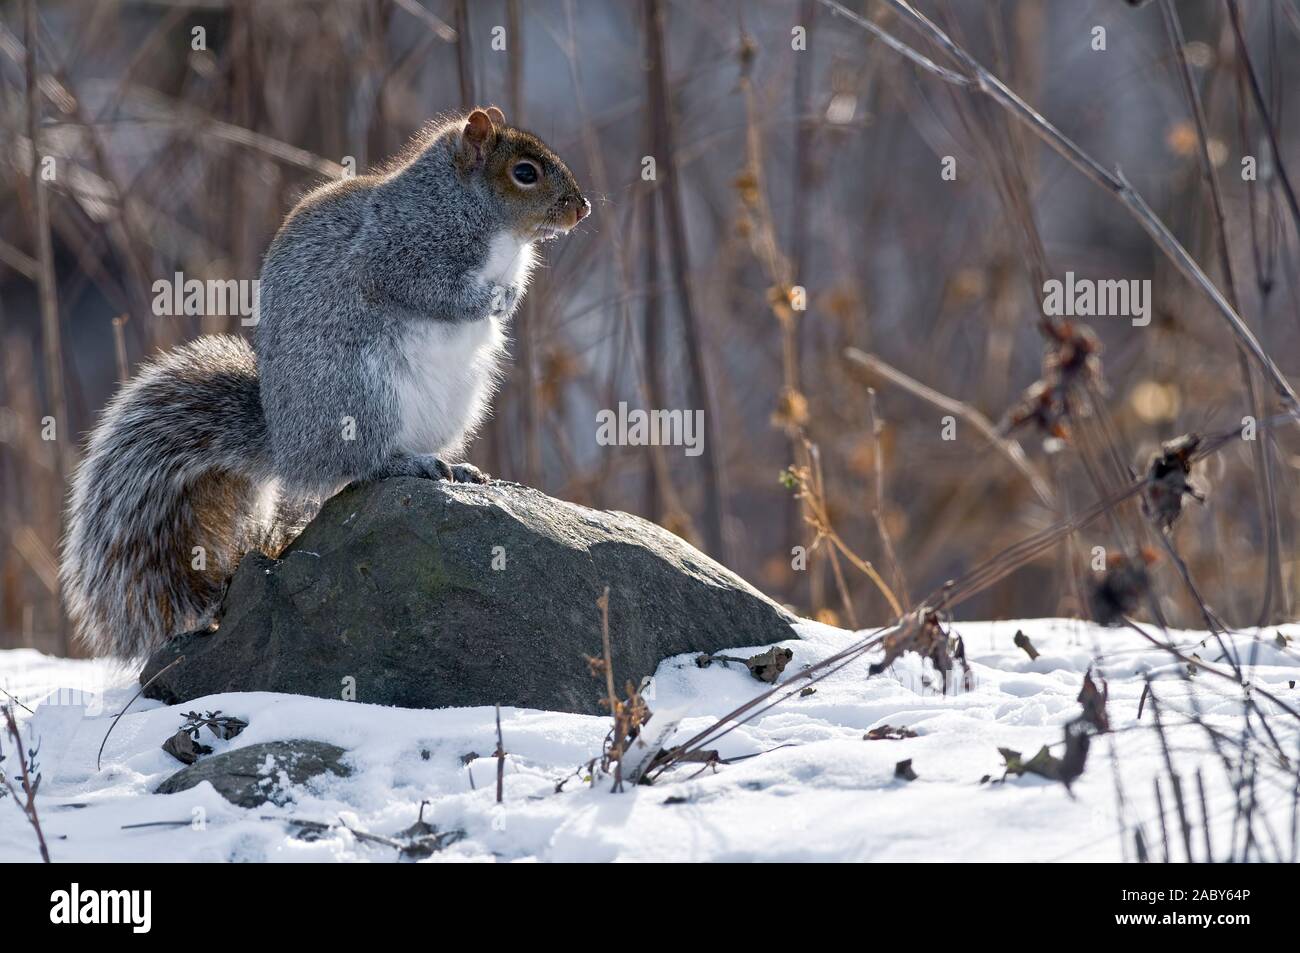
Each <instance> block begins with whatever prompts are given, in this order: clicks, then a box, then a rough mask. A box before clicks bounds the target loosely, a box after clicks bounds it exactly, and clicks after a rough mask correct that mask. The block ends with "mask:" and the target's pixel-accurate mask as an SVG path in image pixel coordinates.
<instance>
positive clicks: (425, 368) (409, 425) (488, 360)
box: [394, 318, 505, 456]
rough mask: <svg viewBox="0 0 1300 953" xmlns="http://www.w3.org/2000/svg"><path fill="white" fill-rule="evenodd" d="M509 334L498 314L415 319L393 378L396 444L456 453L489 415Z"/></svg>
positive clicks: (414, 449) (406, 448)
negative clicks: (402, 364)
mask: <svg viewBox="0 0 1300 953" xmlns="http://www.w3.org/2000/svg"><path fill="white" fill-rule="evenodd" d="M504 349H505V335H504V334H503V333H502V331H501V327H500V325H499V324H498V322H497V319H496V318H485V319H484V320H481V321H464V322H456V323H452V322H448V321H429V322H420V323H418V324H413V325H412V326H411V328H410V330H409V331H407V333H406V338H405V341H404V342H403V351H404V353H405V357H406V366H405V367H404V368H402V370H401V372H399V373H398V375H397V377H396V380H395V381H394V383H395V385H396V390H397V406H398V413H399V415H400V419H401V427H400V429H399V431H398V437H397V443H398V448H399V449H401V450H404V451H405V452H407V453H438V454H447V455H449V456H455V455H456V454H458V453H460V451H461V448H462V447H463V446H464V444H465V441H466V440H468V439H469V437H470V436H472V435H473V433H474V431H475V430H476V429H477V428H478V426H479V424H481V423H482V422H483V418H484V417H486V416H487V410H488V401H489V400H490V399H491V397H492V393H493V391H495V390H496V385H497V374H498V370H497V365H498V362H499V361H500V359H501V354H502V352H503V351H504Z"/></svg>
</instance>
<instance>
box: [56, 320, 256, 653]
mask: <svg viewBox="0 0 1300 953" xmlns="http://www.w3.org/2000/svg"><path fill="white" fill-rule="evenodd" d="M276 492H277V490H276V484H275V479H274V474H273V472H272V461H271V454H270V447H269V441H268V438H267V430H266V421H265V419H264V418H263V415H262V403H261V398H260V395H259V393H258V384H257V362H256V358H255V357H254V355H253V350H252V348H251V347H249V345H248V344H247V343H246V342H245V341H244V340H243V339H241V338H237V337H229V336H225V335H213V336H208V337H202V338H199V339H197V340H195V341H192V342H190V343H189V344H186V345H185V346H184V347H180V348H177V349H175V350H173V351H169V352H167V353H166V354H163V355H162V356H161V357H159V358H157V359H156V360H155V361H153V362H152V363H150V364H148V365H146V366H145V367H144V369H143V370H141V371H140V373H139V374H137V375H136V377H135V378H133V379H132V380H131V381H130V382H129V383H128V384H126V385H125V386H124V387H123V388H122V390H121V391H119V392H118V394H117V395H116V396H115V397H114V398H113V400H112V401H111V402H110V403H109V405H108V407H107V408H106V409H105V411H104V414H103V417H102V418H101V419H100V421H99V424H98V426H96V428H95V430H94V432H93V433H92V434H91V437H90V445H89V447H88V448H87V453H86V457H85V459H84V460H83V461H82V463H81V465H80V466H79V467H78V469H77V472H76V474H75V476H74V477H73V480H72V494H71V502H70V504H69V509H68V518H67V535H66V537H65V539H64V546H63V563H62V567H61V570H60V573H61V577H62V582H63V593H64V598H65V600H66V603H67V607H68V611H69V613H70V615H71V616H72V620H73V622H74V624H75V625H76V629H77V633H78V635H79V637H80V638H81V639H82V640H83V641H84V642H85V643H86V644H87V645H89V646H90V647H91V649H92V650H93V651H94V652H95V654H97V655H99V654H111V655H116V656H120V657H124V658H134V657H138V656H141V655H143V654H145V653H147V652H150V651H152V650H153V649H155V648H157V647H158V646H160V645H161V644H163V643H164V642H165V641H166V640H167V639H168V638H170V637H171V636H173V635H176V634H178V633H180V632H186V631H191V630H193V629H195V628H198V627H200V626H201V625H203V624H205V623H206V622H207V621H209V620H210V618H211V612H212V610H213V609H214V608H215V607H216V604H217V601H218V600H219V599H220V596H221V589H222V586H223V585H224V583H225V580H226V579H227V578H228V577H229V576H230V574H231V573H232V572H234V569H235V566H236V565H237V564H238V562H239V559H240V557H241V556H242V555H243V554H244V553H245V552H246V551H247V550H248V549H250V548H252V547H253V546H259V545H265V544H266V543H267V542H268V537H270V536H272V535H273V534H274V533H275V507H276V500H275V496H276Z"/></svg>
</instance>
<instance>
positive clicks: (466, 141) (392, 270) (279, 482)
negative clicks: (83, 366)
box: [60, 107, 591, 658]
mask: <svg viewBox="0 0 1300 953" xmlns="http://www.w3.org/2000/svg"><path fill="white" fill-rule="evenodd" d="M590 211H591V205H590V203H588V201H587V200H586V199H585V198H584V197H583V195H582V193H581V191H579V189H578V186H577V183H576V181H575V180H574V177H573V173H571V172H570V171H569V169H568V167H567V166H566V165H565V164H564V162H562V161H561V160H560V158H559V157H558V156H556V155H555V153H554V152H552V151H551V150H550V149H549V148H547V146H546V145H545V144H544V143H542V142H541V141H540V140H539V139H538V138H537V137H535V136H533V135H531V134H529V133H527V132H524V131H523V130H520V129H516V128H514V127H512V126H508V125H507V124H506V121H505V116H504V115H503V114H502V112H501V110H499V109H497V108H496V107H489V108H488V109H486V110H481V109H476V110H474V111H473V112H471V113H470V114H469V116H468V117H467V118H456V119H454V120H451V121H448V122H444V123H441V124H438V125H435V126H433V127H432V128H431V129H430V130H429V131H427V132H426V133H425V134H424V135H422V136H420V137H418V138H417V139H416V140H415V141H414V143H413V144H412V146H411V147H410V148H409V149H407V150H406V151H405V152H404V153H403V154H402V155H400V156H398V157H397V158H396V159H395V160H393V161H391V162H390V163H389V164H388V165H387V166H386V167H384V168H382V169H381V170H379V171H378V172H376V173H375V174H371V175H362V176H356V177H353V178H347V179H342V180H339V181H336V182H332V183H330V184H327V185H324V186H322V187H320V188H318V189H316V190H315V191H314V192H311V193H310V194H308V195H307V196H306V197H305V198H304V199H303V200H302V201H301V202H299V203H298V205H297V206H296V207H295V208H294V209H293V211H291V212H290V213H289V215H288V217H287V218H286V219H285V221H284V224H283V225H282V226H281V227H280V230H279V232H278V233H277V235H276V236H275V239H274V240H273V241H272V243H271V246H270V249H269V250H268V252H267V255H266V259H265V261H264V262H263V265H262V274H261V286H260V303H259V309H258V315H257V318H258V320H257V326H256V330H255V335H254V336H255V341H254V344H255V348H254V347H250V346H249V345H248V343H247V342H246V341H245V340H244V339H243V338H239V337H235V336H228V335H212V336H206V337H200V338H198V339H196V340H194V341H192V342H190V343H188V344H186V345H184V346H182V347H179V348H176V349H174V350H172V351H169V352H166V353H164V354H162V355H161V356H159V357H157V358H156V359H155V360H153V361H152V362H151V363H149V364H147V365H146V366H145V367H143V369H141V370H140V372H139V373H138V374H137V375H136V376H135V377H134V378H133V379H132V380H131V381H129V382H128V383H127V384H125V385H124V386H123V387H122V389H121V390H120V391H119V392H118V393H117V394H116V396H114V397H113V399H112V400H111V401H110V402H109V404H108V406H107V407H106V408H105V410H104V412H103V415H102V417H101V418H100V420H99V422H98V424H97V425H96V427H95V428H94V430H93V431H92V433H91V435H90V438H89V444H88V448H87V452H86V455H85V457H84V459H83V460H82V462H81V464H80V466H79V467H78V468H77V471H76V473H75V474H74V476H73V478H72V488H71V494H70V503H69V507H68V513H67V532H66V535H65V539H64V545H63V559H62V565H61V568H60V577H61V580H62V584H63V592H64V598H65V600H66V604H67V606H68V611H69V615H70V616H71V618H72V621H73V623H74V625H75V627H76V630H77V633H78V635H79V637H80V638H81V640H82V641H83V642H84V643H85V644H87V645H88V646H89V647H90V648H91V649H92V650H93V651H94V652H95V653H96V654H112V655H116V656H118V657H122V658H136V657H139V656H141V655H143V654H145V653H147V652H150V651H152V650H153V649H156V648H157V647H159V646H160V645H162V644H163V643H165V642H166V641H167V639H169V638H170V637H172V636H173V635H176V634H179V633H182V632H188V631H192V630H195V629H198V628H202V627H204V626H210V625H211V624H212V623H213V621H214V618H215V612H216V609H217V605H218V603H219V601H220V598H221V594H222V591H223V588H224V586H225V584H226V581H227V580H228V579H229V577H230V575H231V574H232V573H233V572H234V570H235V567H236V566H237V565H238V562H239V560H240V558H241V557H242V556H243V555H244V554H245V553H246V552H248V551H250V550H251V549H254V548H257V549H261V550H263V551H265V552H267V553H268V554H270V555H275V554H276V553H277V552H278V551H279V550H280V549H281V548H282V547H283V546H284V545H285V544H286V543H287V542H288V540H289V538H291V536H292V535H294V534H295V532H296V530H297V529H298V528H300V527H301V525H302V523H303V521H304V520H305V519H306V518H307V517H308V516H309V515H310V514H311V513H312V512H313V510H314V508H315V507H316V506H318V505H319V501H320V500H324V499H327V498H328V497H329V496H331V495H333V494H334V493H336V492H337V491H338V490H339V489H341V488H342V487H344V486H346V485H348V484H349V483H352V482H356V481H368V480H378V479H383V478H385V477H391V476H413V477H426V478H430V479H447V480H458V481H473V482H483V481H484V480H486V477H485V476H484V475H483V474H482V473H480V472H479V471H478V470H477V469H476V468H475V467H473V466H471V465H469V464H466V463H450V462H448V461H449V460H454V459H456V458H458V457H459V455H460V454H461V452H462V449H463V447H464V444H465V442H466V440H467V439H468V438H469V437H470V436H471V435H472V434H473V432H474V430H475V429H476V428H477V427H478V425H479V424H480V423H481V422H482V420H483V418H484V416H485V415H486V413H487V410H488V403H489V401H490V399H491V397H492V394H493V392H494V390H495V388H496V385H497V382H498V374H499V371H498V365H499V362H500V360H501V357H502V354H503V351H504V344H505V334H504V331H503V327H502V326H503V323H504V322H505V320H506V319H507V318H508V317H509V316H510V315H511V314H512V313H513V311H514V309H515V307H516V305H517V304H518V302H519V299H520V296H521V295H522V294H523V293H524V290H525V287H526V285H527V282H528V277H529V273H530V270H531V268H532V265H533V261H534V248H533V246H534V244H535V243H536V242H539V241H543V240H546V239H549V238H552V237H555V236H556V235H559V234H562V233H564V232H567V231H568V230H569V229H571V228H573V227H574V226H575V225H576V224H577V223H578V222H579V221H581V220H582V219H583V218H584V217H585V216H586V215H587V214H588V213H589V212H590Z"/></svg>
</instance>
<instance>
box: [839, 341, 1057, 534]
mask: <svg viewBox="0 0 1300 953" xmlns="http://www.w3.org/2000/svg"><path fill="white" fill-rule="evenodd" d="M844 356H845V357H846V358H848V359H849V360H850V361H852V362H853V363H855V364H859V365H861V366H862V367H865V368H866V369H867V370H869V371H871V372H872V373H873V374H876V375H877V376H879V377H882V378H884V379H885V380H887V381H889V383H891V384H895V385H897V386H898V387H901V388H902V389H903V390H905V391H907V392H908V393H909V394H911V395H912V396H913V397H918V398H920V399H921V400H923V401H925V402H926V403H927V404H931V405H933V406H934V407H937V408H938V409H939V410H941V411H943V412H944V413H948V414H952V415H953V416H954V417H959V418H961V419H962V420H964V421H966V422H967V423H968V424H970V425H971V426H972V427H974V428H975V431H976V432H977V433H978V434H979V435H980V436H981V437H983V438H984V439H985V440H987V441H988V442H989V443H990V444H991V445H992V446H993V448H994V449H995V450H997V451H998V453H1000V454H1002V456H1004V457H1005V458H1006V459H1007V461H1008V462H1009V463H1010V464H1011V465H1012V466H1013V467H1015V468H1016V470H1018V471H1019V472H1020V473H1021V475H1023V476H1024V478H1025V479H1026V480H1028V481H1029V486H1030V487H1031V488H1032V489H1033V491H1034V494H1035V495H1036V496H1037V497H1038V499H1039V501H1040V502H1041V503H1042V504H1043V505H1044V506H1046V507H1048V508H1049V509H1053V510H1054V509H1056V494H1055V493H1053V492H1052V489H1051V487H1049V486H1048V485H1047V481H1046V480H1044V479H1043V477H1042V475H1041V474H1039V473H1038V471H1037V470H1035V469H1034V467H1033V466H1032V465H1031V464H1030V462H1029V460H1028V458H1027V457H1026V456H1025V451H1024V448H1023V447H1021V446H1020V444H1019V442H1018V441H1016V440H1014V439H1012V438H1010V437H1004V436H1002V434H1000V433H998V428H997V427H996V426H995V425H994V423H993V422H992V421H991V420H989V419H988V418H987V417H985V416H984V415H983V414H982V413H980V412H979V411H978V410H976V409H975V408H974V407H972V406H970V405H969V404H964V403H962V402H961V401H959V400H956V399H954V398H952V397H947V396H945V395H944V394H941V393H939V392H938V391H937V390H935V389H934V388H932V387H928V386H926V385H925V384H922V383H921V382H920V381H918V380H916V379H915V378H913V377H908V376H907V375H906V374H904V373H903V372H902V371H900V370H898V368H896V367H893V366H892V365H890V364H887V363H885V362H884V361H882V360H881V359H880V358H879V357H877V356H876V355H874V354H868V353H867V352H866V351H861V350H859V349H858V348H856V347H850V348H847V349H846V350H845V351H844Z"/></svg>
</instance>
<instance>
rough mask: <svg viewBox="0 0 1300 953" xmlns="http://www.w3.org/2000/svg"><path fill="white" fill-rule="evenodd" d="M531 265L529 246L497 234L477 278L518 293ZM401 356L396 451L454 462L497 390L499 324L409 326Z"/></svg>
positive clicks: (492, 320) (500, 348)
mask: <svg viewBox="0 0 1300 953" xmlns="http://www.w3.org/2000/svg"><path fill="white" fill-rule="evenodd" d="M532 265H533V248H532V245H531V244H529V243H526V242H520V241H519V240H518V239H517V238H515V237H514V236H513V235H511V234H510V233H508V232H502V233H500V234H498V235H496V236H494V237H493V239H492V242H491V244H490V245H489V247H488V256H487V260H486V261H485V263H484V266H483V269H482V271H480V272H479V274H478V275H477V276H476V277H477V279H478V280H479V281H483V282H485V283H486V284H488V285H489V286H492V285H515V286H517V287H519V289H520V291H521V293H522V290H523V286H524V285H525V284H526V283H527V281H528V274H529V272H530V271H531V270H532ZM402 351H403V354H404V356H405V358H406V361H405V366H404V367H403V368H402V369H401V370H400V371H399V372H398V374H397V376H396V379H395V381H394V384H395V387H396V391H397V406H398V413H399V415H400V420H401V427H400V429H399V431H398V441H397V442H398V448H399V449H400V450H403V451H405V452H407V453H437V454H442V455H446V456H449V457H453V458H454V457H455V456H456V455H458V454H459V453H460V452H461V450H462V448H463V447H464V444H465V442H466V441H467V440H468V439H469V438H470V437H471V436H472V435H473V433H474V431H475V430H476V429H477V428H478V426H479V425H480V424H481V423H482V422H483V419H484V418H485V417H486V416H487V412H488V402H489V401H490V400H491V399H492V394H493V393H494V392H495V391H496V387H497V382H498V379H499V368H498V365H499V363H500V360H501V356H502V354H503V353H504V351H505V333H504V332H503V331H502V330H501V324H500V321H499V319H498V318H496V317H488V318H485V319H482V320H479V321H463V322H455V323H452V322H447V321H428V322H417V323H413V324H411V325H410V328H409V330H407V332H406V336H405V338H404V340H403V342H402Z"/></svg>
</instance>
